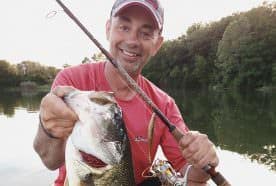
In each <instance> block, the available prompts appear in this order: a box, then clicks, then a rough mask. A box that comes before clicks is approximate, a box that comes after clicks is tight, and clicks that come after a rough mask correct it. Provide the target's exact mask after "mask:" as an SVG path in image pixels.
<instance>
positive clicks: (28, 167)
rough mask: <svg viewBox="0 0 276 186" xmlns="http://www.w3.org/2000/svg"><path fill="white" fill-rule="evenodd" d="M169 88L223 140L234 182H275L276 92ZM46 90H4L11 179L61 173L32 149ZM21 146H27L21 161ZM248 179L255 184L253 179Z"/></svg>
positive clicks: (1, 103)
mask: <svg viewBox="0 0 276 186" xmlns="http://www.w3.org/2000/svg"><path fill="white" fill-rule="evenodd" d="M169 92H170V94H171V95H172V96H173V97H174V98H175V100H176V102H177V104H178V106H179V107H180V110H181V112H182V115H183V117H184V119H185V121H186V123H187V125H188V126H189V127H190V128H191V129H193V130H200V131H201V132H203V133H207V134H208V136H209V138H210V139H211V140H212V141H214V142H215V144H216V145H217V146H218V153H219V156H220V160H221V165H220V166H221V167H218V169H219V170H220V169H221V170H220V171H221V172H222V173H223V174H224V176H225V177H226V178H228V179H229V180H230V181H231V182H232V183H233V185H256V184H254V183H257V182H258V183H260V184H261V185H262V179H263V180H266V181H267V182H269V183H273V182H274V181H275V178H276V174H275V170H276V167H275V163H276V158H275V155H276V148H275V145H276V136H275V133H276V118H275V113H276V107H275V106H276V104H275V102H276V94H272V93H261V92H250V93H238V92H229V91H226V92H211V91H209V92H205V91H192V90H189V91H182V92H180V91H172V90H170V91H169ZM45 94H46V93H38V92H37V93H35V94H26V93H20V92H9V93H5V92H0V137H1V139H0V145H1V146H2V147H3V148H4V150H3V151H1V153H0V165H1V166H0V167H2V168H0V179H1V178H3V179H4V178H5V177H11V176H12V175H14V174H16V175H17V179H13V180H8V181H9V182H8V183H7V184H5V185H18V183H21V184H20V185H28V186H29V185H45V183H48V184H47V185H49V183H51V181H53V179H54V177H55V175H54V174H51V177H49V173H48V172H46V168H45V167H44V166H43V165H42V163H41V161H40V159H39V157H38V156H37V154H36V153H35V152H34V151H33V149H32V141H33V138H34V135H35V132H36V129H37V123H38V113H30V112H37V111H38V109H39V104H40V100H41V98H42V96H44V95H45ZM26 111H27V112H28V113H27V112H26ZM1 115H2V116H1ZM3 115H4V116H3ZM22 119H24V122H22ZM17 149H20V151H21V155H20V161H19V162H18V157H17V156H18V155H17ZM15 162H16V163H15ZM257 162H258V164H257ZM259 163H261V164H263V166H260V164H259ZM32 164H33V165H32ZM264 166H266V167H264ZM269 169H271V170H272V171H269ZM236 170H238V171H236ZM241 173H242V175H243V177H241V176H240V174H241ZM42 174H43V176H42ZM33 175H35V176H36V177H37V178H38V177H39V180H43V179H42V177H43V178H44V179H45V178H47V181H45V180H43V181H41V182H44V184H42V183H41V184H34V183H31V182H32V179H31V178H32V177H33ZM248 180H250V183H252V184H247V183H249V182H248ZM273 180H274V181H273ZM37 181H38V180H37ZM10 182H11V184H10ZM14 183H16V184H14ZM23 183H25V184H23ZM264 185H273V184H264Z"/></svg>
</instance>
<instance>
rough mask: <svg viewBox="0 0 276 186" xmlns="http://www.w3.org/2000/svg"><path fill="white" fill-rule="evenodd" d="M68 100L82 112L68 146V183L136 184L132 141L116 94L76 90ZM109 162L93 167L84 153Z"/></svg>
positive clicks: (69, 185) (97, 185) (96, 185)
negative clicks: (87, 161)
mask: <svg viewBox="0 0 276 186" xmlns="http://www.w3.org/2000/svg"><path fill="white" fill-rule="evenodd" d="M64 102H65V103H66V104H67V105H68V106H69V107H70V108H71V109H72V110H73V111H74V112H75V113H76V114H77V115H78V118H79V120H78V121H77V122H76V123H75V126H74V128H73V130H72V133H71V135H70V136H69V137H68V139H67V142H66V147H65V166H66V172H67V176H66V181H65V184H64V185H65V186H106V185H109V186H132V185H135V178H134V171H133V164H132V158H131V148H130V142H129V139H128V136H127V132H126V126H125V124H124V122H123V117H122V110H121V108H120V107H119V105H118V104H117V102H116V100H115V98H114V94H113V93H112V92H106V91H81V90H73V91H71V92H70V93H68V94H67V95H66V96H65V97H64ZM81 152H84V153H86V154H89V155H92V156H94V157H96V158H97V159H99V160H100V161H102V162H103V163H104V164H106V165H105V166H104V167H99V168H97V167H92V166H91V165H89V164H88V163H86V161H85V160H84V158H83V156H82V153H81Z"/></svg>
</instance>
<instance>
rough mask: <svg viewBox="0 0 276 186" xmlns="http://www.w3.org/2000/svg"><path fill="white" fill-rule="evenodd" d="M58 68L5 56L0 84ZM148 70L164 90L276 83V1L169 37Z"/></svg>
mask: <svg viewBox="0 0 276 186" xmlns="http://www.w3.org/2000/svg"><path fill="white" fill-rule="evenodd" d="M93 57H94V58H95V59H94V58H93ZM93 57H92V59H93V60H96V59H97V58H102V57H103V56H102V54H99V55H94V56H93ZM88 61H89V60H88ZM86 62H87V59H86V58H84V60H83V61H82V62H81V63H86ZM67 66H69V65H67ZM64 67H66V65H65V66H64ZM58 71H59V69H56V68H55V67H47V66H43V65H41V64H39V63H37V62H32V61H23V62H21V63H19V64H16V65H11V64H10V63H9V62H8V61H5V60H0V85H1V86H18V85H19V83H20V82H22V81H33V82H36V83H37V84H49V83H51V82H52V80H53V78H54V77H55V75H56V74H57V72H58ZM143 74H144V75H145V76H146V77H147V78H149V79H150V80H151V81H153V82H154V83H156V84H157V85H158V86H160V87H162V88H175V87H192V88H209V87H212V88H238V89H252V88H260V87H276V2H274V3H264V4H263V5H261V6H259V7H257V8H254V9H251V10H250V11H247V12H242V13H235V14H233V15H231V16H227V17H224V18H222V19H221V20H219V21H216V22H211V23H208V24H202V23H196V24H193V25H192V26H190V27H189V28H188V29H187V32H186V34H183V35H182V36H180V37H178V38H177V39H174V40H168V41H165V42H164V44H163V46H162V47H161V49H160V50H159V52H158V53H157V55H156V56H154V57H152V58H151V59H150V62H149V63H148V64H147V65H146V66H145V68H144V70H143Z"/></svg>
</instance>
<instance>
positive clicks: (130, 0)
mask: <svg viewBox="0 0 276 186" xmlns="http://www.w3.org/2000/svg"><path fill="white" fill-rule="evenodd" d="M133 5H136V6H141V7H143V8H146V9H147V10H148V11H149V12H150V13H151V14H152V16H153V18H154V20H155V23H156V25H157V26H158V28H159V29H160V31H162V29H163V22H164V9H163V7H162V6H161V4H160V1H159V0H116V1H115V3H114V4H113V7H112V10H111V16H112V17H113V16H116V14H117V13H119V12H120V11H121V10H123V9H125V8H127V7H130V6H133Z"/></svg>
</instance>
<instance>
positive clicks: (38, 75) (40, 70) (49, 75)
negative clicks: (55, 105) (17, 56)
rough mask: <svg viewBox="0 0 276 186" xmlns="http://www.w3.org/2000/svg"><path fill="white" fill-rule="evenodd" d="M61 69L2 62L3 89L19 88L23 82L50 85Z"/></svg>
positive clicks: (37, 64)
mask: <svg viewBox="0 0 276 186" xmlns="http://www.w3.org/2000/svg"><path fill="white" fill-rule="evenodd" d="M58 71H59V69H57V68H55V67H50V66H44V65H41V64H40V63H38V62H33V61H22V62H21V63H19V64H11V63H10V62H8V61H6V60H0V85H1V87H17V86H19V85H20V83H21V82H34V83H36V84H37V85H44V84H49V83H51V82H52V81H53V79H54V77H55V76H56V74H57V73H58Z"/></svg>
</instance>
